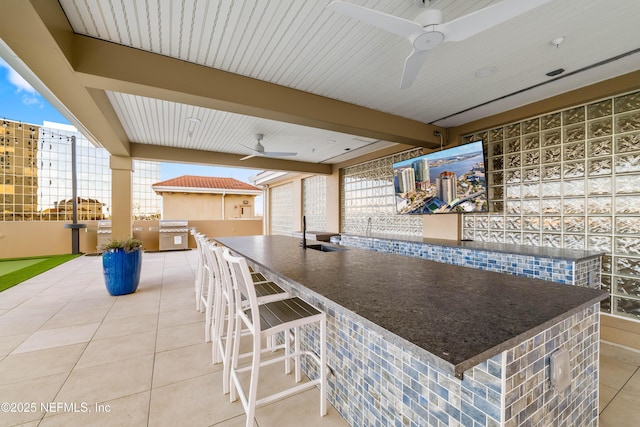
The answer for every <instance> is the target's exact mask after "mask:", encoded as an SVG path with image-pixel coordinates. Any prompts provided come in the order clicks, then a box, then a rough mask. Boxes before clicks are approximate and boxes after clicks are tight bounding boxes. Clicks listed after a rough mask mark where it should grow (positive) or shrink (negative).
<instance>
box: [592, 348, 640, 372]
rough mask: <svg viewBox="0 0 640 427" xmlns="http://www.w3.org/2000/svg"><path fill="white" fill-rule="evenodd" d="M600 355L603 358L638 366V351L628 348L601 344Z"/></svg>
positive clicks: (639, 364)
mask: <svg viewBox="0 0 640 427" xmlns="http://www.w3.org/2000/svg"><path fill="white" fill-rule="evenodd" d="M600 354H601V355H603V356H605V357H609V358H613V359H617V360H621V361H623V362H628V363H632V364H634V365H636V366H640V351H636V350H631V349H629V348H625V347H620V346H617V345H612V344H607V343H601V345H600Z"/></svg>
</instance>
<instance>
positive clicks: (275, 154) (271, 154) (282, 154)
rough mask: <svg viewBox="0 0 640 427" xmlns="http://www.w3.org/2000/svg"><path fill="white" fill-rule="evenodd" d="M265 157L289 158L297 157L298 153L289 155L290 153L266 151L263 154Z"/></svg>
mask: <svg viewBox="0 0 640 427" xmlns="http://www.w3.org/2000/svg"><path fill="white" fill-rule="evenodd" d="M264 155H265V156H267V157H291V156H297V155H298V153H291V152H286V151H282V152H281V151H266V152H265V153H264Z"/></svg>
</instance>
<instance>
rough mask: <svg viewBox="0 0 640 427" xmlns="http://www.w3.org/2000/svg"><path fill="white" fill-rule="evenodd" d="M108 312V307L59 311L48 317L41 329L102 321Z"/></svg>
mask: <svg viewBox="0 0 640 427" xmlns="http://www.w3.org/2000/svg"><path fill="white" fill-rule="evenodd" d="M108 312H109V309H108V308H96V309H91V308H89V309H86V310H74V311H67V312H64V311H62V310H61V311H60V312H58V313H57V314H56V315H55V316H53V317H52V318H51V319H49V320H48V321H47V322H46V323H45V324H44V325H42V329H56V328H64V327H67V326H77V325H85V324H87V323H95V322H102V320H103V319H104V317H105V316H106V315H107V313H108Z"/></svg>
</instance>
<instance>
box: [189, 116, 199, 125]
mask: <svg viewBox="0 0 640 427" xmlns="http://www.w3.org/2000/svg"><path fill="white" fill-rule="evenodd" d="M187 121H188V122H191V123H195V124H198V123H200V119H199V118H197V117H187Z"/></svg>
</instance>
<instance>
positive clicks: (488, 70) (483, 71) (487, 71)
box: [474, 67, 497, 79]
mask: <svg viewBox="0 0 640 427" xmlns="http://www.w3.org/2000/svg"><path fill="white" fill-rule="evenodd" d="M496 71H497V69H496V67H482V68H478V70H477V71H476V72H475V74H474V76H476V78H478V79H483V78H485V77H489V76H492V75H494V74H495V73H496Z"/></svg>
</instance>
